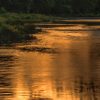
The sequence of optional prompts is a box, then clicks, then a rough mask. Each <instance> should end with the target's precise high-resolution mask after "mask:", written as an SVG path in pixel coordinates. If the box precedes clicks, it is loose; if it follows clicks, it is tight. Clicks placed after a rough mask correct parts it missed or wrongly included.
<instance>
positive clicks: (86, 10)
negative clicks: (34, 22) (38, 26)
mask: <svg viewBox="0 0 100 100" xmlns="http://www.w3.org/2000/svg"><path fill="white" fill-rule="evenodd" d="M0 11H1V12H2V11H7V12H19V13H21V12H22V13H41V14H49V15H59V16H96V15H100V0H0Z"/></svg>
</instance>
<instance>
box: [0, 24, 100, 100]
mask: <svg viewBox="0 0 100 100" xmlns="http://www.w3.org/2000/svg"><path fill="white" fill-rule="evenodd" d="M78 26H79V25H78ZM78 26H74V27H73V29H75V28H77V29H78ZM83 28H84V27H83V26H82V25H80V26H79V29H83ZM57 29H58V30H57ZM60 29H63V31H59V30H60ZM66 29H68V27H59V28H56V29H55V28H53V29H45V32H43V33H40V34H36V35H35V36H36V37H37V38H38V39H39V41H36V42H33V43H31V44H27V45H17V46H16V47H17V49H16V52H14V55H16V56H17V58H18V59H17V60H16V59H15V61H13V62H12V63H14V65H13V66H14V74H13V76H14V77H13V78H14V79H13V84H14V86H13V87H14V96H13V100H99V99H100V97H99V93H100V89H99V86H100V85H99V83H100V77H99V76H100V75H99V70H100V68H99V67H100V63H99V62H100V59H99V57H97V55H98V52H95V51H93V49H94V47H93V45H96V44H100V41H99V40H98V41H97V38H94V40H92V38H93V37H94V36H95V35H93V34H94V33H95V32H94V33H93V32H92V31H66ZM69 29H72V27H69ZM37 47H38V48H37ZM20 48H21V49H20ZM22 48H28V49H22ZM47 48H48V49H47ZM96 48H97V47H96ZM25 50H26V51H25ZM32 50H33V51H32ZM48 50H49V52H48ZM50 50H51V52H50ZM99 50H100V49H99V47H98V48H97V49H96V51H99ZM12 51H15V49H12ZM52 51H56V52H57V53H55V52H52ZM0 52H2V51H1V50H0ZM8 52H10V51H9V50H8ZM93 52H94V53H93ZM96 59H98V60H96ZM97 63H98V65H97ZM94 67H95V68H94ZM97 87H98V88H97ZM4 100H6V99H4Z"/></svg>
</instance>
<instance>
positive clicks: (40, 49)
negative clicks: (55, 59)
mask: <svg viewBox="0 0 100 100" xmlns="http://www.w3.org/2000/svg"><path fill="white" fill-rule="evenodd" d="M19 50H21V51H26V52H34V51H35V52H41V53H53V54H55V53H58V52H57V50H56V49H55V48H48V47H23V48H19Z"/></svg>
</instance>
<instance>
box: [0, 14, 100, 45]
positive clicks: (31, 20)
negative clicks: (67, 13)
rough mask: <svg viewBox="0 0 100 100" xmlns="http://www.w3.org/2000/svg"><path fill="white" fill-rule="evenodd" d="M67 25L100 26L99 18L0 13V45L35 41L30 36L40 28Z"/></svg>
mask: <svg viewBox="0 0 100 100" xmlns="http://www.w3.org/2000/svg"><path fill="white" fill-rule="evenodd" d="M69 24H86V25H93V24H96V25H100V19H99V18H86V17H85V18H84V17H80V18H76V17H75V18H73V17H69V18H62V17H54V16H46V15H41V14H26V13H2V14H0V44H10V43H13V42H23V41H27V40H31V39H32V40H33V39H36V38H35V37H33V35H32V34H35V33H37V32H40V31H41V26H42V27H58V26H66V25H69Z"/></svg>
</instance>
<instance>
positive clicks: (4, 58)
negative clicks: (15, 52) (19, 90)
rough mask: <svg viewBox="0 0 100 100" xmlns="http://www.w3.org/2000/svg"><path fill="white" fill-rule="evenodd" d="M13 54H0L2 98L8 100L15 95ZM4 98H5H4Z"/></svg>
mask: <svg viewBox="0 0 100 100" xmlns="http://www.w3.org/2000/svg"><path fill="white" fill-rule="evenodd" d="M15 59H16V58H15V57H14V56H11V55H0V100H7V99H8V98H12V97H13V96H14V86H13V77H12V76H13V61H14V60H15ZM2 98H3V99H2Z"/></svg>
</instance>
